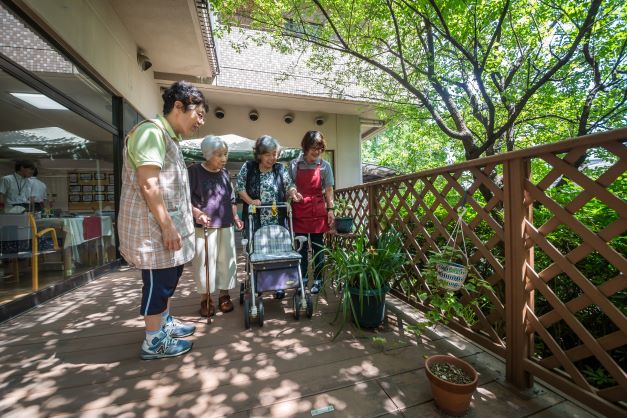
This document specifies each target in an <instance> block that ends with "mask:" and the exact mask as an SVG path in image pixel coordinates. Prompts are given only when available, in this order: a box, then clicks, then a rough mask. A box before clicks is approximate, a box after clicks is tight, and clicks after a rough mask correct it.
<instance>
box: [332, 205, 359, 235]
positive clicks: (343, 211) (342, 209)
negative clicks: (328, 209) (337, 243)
mask: <svg viewBox="0 0 627 418" xmlns="http://www.w3.org/2000/svg"><path fill="white" fill-rule="evenodd" d="M333 205H334V208H335V230H336V231H337V232H339V233H340V234H346V233H351V232H353V223H354V217H353V214H352V213H353V210H355V208H353V205H351V204H350V202H349V201H348V199H346V198H344V197H341V196H338V197H336V198H335V202H334V204H333Z"/></svg>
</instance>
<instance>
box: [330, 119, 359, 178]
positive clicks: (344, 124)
mask: <svg viewBox="0 0 627 418" xmlns="http://www.w3.org/2000/svg"><path fill="white" fill-rule="evenodd" d="M336 132H337V133H336V135H337V137H338V138H339V139H340V140H339V141H338V144H337V153H336V154H337V155H338V157H336V158H337V159H338V161H337V162H336V163H335V165H336V167H337V177H338V181H337V182H336V183H337V184H336V187H337V188H338V189H341V188H342V187H350V186H356V185H358V184H361V183H362V176H361V137H360V133H359V117H358V116H352V115H337V129H336Z"/></svg>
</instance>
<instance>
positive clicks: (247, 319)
mask: <svg viewBox="0 0 627 418" xmlns="http://www.w3.org/2000/svg"><path fill="white" fill-rule="evenodd" d="M244 328H246V329H250V300H249V299H244Z"/></svg>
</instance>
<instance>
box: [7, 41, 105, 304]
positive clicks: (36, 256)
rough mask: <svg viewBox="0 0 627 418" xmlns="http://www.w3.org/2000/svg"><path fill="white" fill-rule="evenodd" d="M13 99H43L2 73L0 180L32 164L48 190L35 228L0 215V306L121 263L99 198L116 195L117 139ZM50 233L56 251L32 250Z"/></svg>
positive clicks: (44, 245)
mask: <svg viewBox="0 0 627 418" xmlns="http://www.w3.org/2000/svg"><path fill="white" fill-rule="evenodd" d="M0 36H3V35H0ZM2 48H6V46H5V47H0V53H4V50H3V49H2ZM75 75H76V74H74V75H73V76H75ZM70 84H71V83H70ZM70 90H71V89H70ZM15 92H18V93H28V94H39V92H37V91H36V90H34V89H33V88H31V87H29V86H28V85H26V84H24V83H22V82H21V81H19V80H17V79H15V78H13V77H12V76H10V75H9V74H7V73H6V72H4V71H2V70H0V150H1V151H0V177H4V176H8V175H12V173H14V171H15V170H14V168H15V167H14V166H15V161H16V160H19V159H28V160H31V161H32V162H33V163H34V164H35V166H36V167H37V169H38V175H37V179H38V180H40V181H41V182H42V183H43V185H44V186H43V187H45V189H44V191H43V196H44V197H43V198H42V199H44V201H43V202H42V203H41V206H39V208H38V209H37V210H36V211H35V209H36V206H35V205H34V204H33V205H31V206H30V207H29V209H30V210H32V212H31V214H32V218H33V222H32V225H31V224H30V223H28V222H24V219H26V217H27V215H26V214H24V215H22V216H15V215H9V214H6V213H0V304H3V303H6V302H8V301H11V300H15V299H17V298H19V297H21V296H24V295H27V294H29V293H31V292H33V290H34V289H42V288H45V287H46V286H49V285H51V284H55V283H59V282H61V281H63V280H65V279H67V278H69V277H71V276H73V275H76V274H77V273H81V272H85V271H88V270H91V269H93V268H94V267H96V266H99V265H103V264H105V263H108V262H110V261H113V260H114V259H115V237H114V233H113V231H114V227H115V225H114V213H115V212H114V210H115V207H114V201H113V193H106V194H105V193H101V192H104V191H107V192H108V191H109V190H111V191H113V189H114V183H113V178H114V176H113V158H114V156H113V146H112V144H113V136H112V134H111V133H110V132H108V131H106V130H104V129H102V128H100V127H98V126H96V125H94V124H93V123H91V122H89V121H88V120H86V119H85V118H83V117H81V116H79V115H77V114H76V113H74V112H72V111H69V110H60V109H42V108H40V107H37V106H36V105H35V104H31V103H27V102H25V101H23V100H22V99H21V98H18V97H17V96H15V95H12V94H10V93H15ZM75 97H76V96H75ZM108 119H111V117H110V116H109V118H108ZM29 181H30V182H32V179H29ZM0 212H1V211H0ZM17 218H20V219H17ZM18 221H19V222H18ZM46 229H48V230H49V231H54V233H55V234H56V237H57V244H58V249H56V250H55V248H54V247H55V245H54V239H53V238H54V237H53V234H52V233H51V232H48V233H46V234H45V235H44V236H43V237H42V238H41V239H39V240H37V241H36V247H37V248H36V250H35V251H34V248H33V240H32V237H33V235H34V234H36V233H38V232H40V231H44V230H46ZM34 265H35V266H37V265H38V268H36V269H33V266H34ZM35 283H36V285H35Z"/></svg>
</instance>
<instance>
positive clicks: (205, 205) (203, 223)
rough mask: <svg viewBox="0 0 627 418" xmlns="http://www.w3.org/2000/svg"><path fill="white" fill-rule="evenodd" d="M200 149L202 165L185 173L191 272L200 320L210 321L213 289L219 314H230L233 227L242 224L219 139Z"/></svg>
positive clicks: (233, 282)
mask: <svg viewBox="0 0 627 418" xmlns="http://www.w3.org/2000/svg"><path fill="white" fill-rule="evenodd" d="M200 147H201V150H202V154H203V157H204V158H205V161H203V162H202V163H200V164H194V165H192V166H191V167H189V169H188V172H189V184H190V189H191V200H192V214H193V216H194V226H195V233H196V254H195V256H194V259H193V261H192V269H193V274H194V279H195V280H196V288H197V291H198V293H199V294H200V316H202V317H207V318H210V317H211V316H213V315H215V306H214V304H213V299H211V293H213V292H214V291H215V289H216V287H217V288H218V289H219V297H218V308H219V309H220V311H221V312H223V313H227V312H231V311H232V310H233V303H232V302H231V297H230V295H229V290H230V289H233V288H234V287H235V285H236V270H237V263H236V258H235V233H234V230H233V226H234V225H235V227H236V228H237V229H238V230H241V229H242V228H243V226H244V224H243V222H242V221H241V220H240V219H239V217H238V216H237V206H236V205H235V195H234V193H233V186H232V185H231V181H230V179H229V173H228V171H227V170H226V168H225V165H226V162H227V160H228V152H229V148H228V145H227V144H226V142H225V141H224V140H223V139H222V138H220V137H217V136H212V135H209V136H207V137H205V139H204V140H203V141H202V143H201V145H200ZM208 322H209V319H208Z"/></svg>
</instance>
